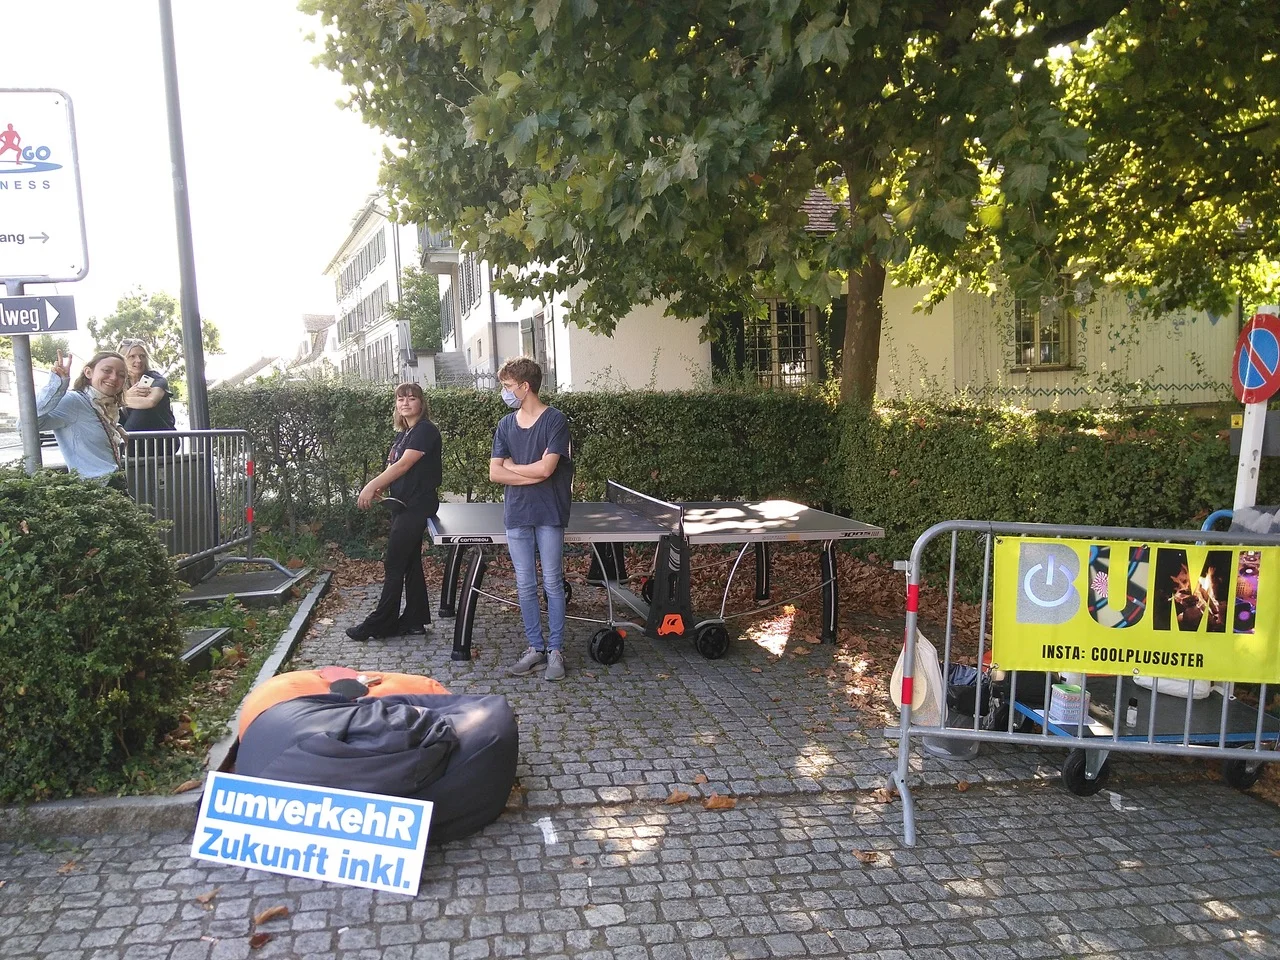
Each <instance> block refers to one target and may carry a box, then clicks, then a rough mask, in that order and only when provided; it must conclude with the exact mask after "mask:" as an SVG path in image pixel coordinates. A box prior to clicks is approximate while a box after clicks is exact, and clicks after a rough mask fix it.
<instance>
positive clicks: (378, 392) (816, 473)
mask: <svg viewBox="0 0 1280 960" xmlns="http://www.w3.org/2000/svg"><path fill="white" fill-rule="evenodd" d="M391 396H392V394H391V389H390V387H387V386H385V385H373V384H367V383H362V382H358V381H357V382H351V381H342V380H339V381H332V380H330V381H313V382H291V383H290V382H276V383H269V384H265V385H261V386H254V387H247V388H234V389H229V390H214V391H213V392H212V393H211V395H210V402H211V407H212V410H213V414H214V420H215V423H216V424H217V425H218V426H228V427H230V426H243V427H246V428H247V429H249V430H250V432H251V433H252V434H253V435H254V438H255V441H256V444H257V454H256V456H257V461H258V481H259V492H260V497H261V500H260V513H261V515H262V516H263V517H264V519H266V520H267V521H268V522H280V521H281V520H285V521H292V522H295V523H297V522H304V523H311V522H316V521H319V522H321V523H330V522H333V523H337V524H340V525H343V526H344V527H345V528H346V529H348V530H358V529H362V527H361V524H365V523H367V522H368V516H367V515H366V516H365V517H357V516H356V515H355V514H356V511H355V510H354V504H355V494H356V492H357V491H358V490H359V488H360V486H361V485H362V484H363V483H364V482H365V481H366V480H367V479H368V478H369V477H370V476H372V475H373V474H374V473H376V472H377V470H378V469H379V468H380V465H381V463H382V458H383V456H384V454H385V451H386V448H387V445H388V443H389V442H390V439H391V423H390V411H391ZM428 399H429V401H430V404H431V410H432V418H433V419H434V420H435V422H436V423H437V425H438V426H439V427H440V429H441V432H442V434H443V435H444V449H445V483H444V486H445V488H446V489H447V490H450V491H453V492H455V493H458V494H462V495H465V496H467V497H468V498H470V499H474V500H493V499H498V498H499V497H500V496H501V488H499V487H496V486H494V485H493V484H490V483H489V482H488V479H487V477H488V461H489V451H490V442H491V439H492V436H493V428H494V425H495V424H496V423H497V422H498V420H499V418H501V417H502V415H503V414H504V413H506V410H505V408H504V407H503V406H502V404H501V401H500V400H499V398H498V396H497V394H496V392H490V391H474V390H434V391H429V392H428ZM548 399H549V400H550V401H551V402H553V403H555V405H556V406H558V407H559V408H560V409H562V410H563V411H564V412H565V414H566V415H567V416H568V418H569V421H570V424H571V428H572V431H573V438H574V443H575V459H576V463H577V474H576V481H575V485H576V489H575V491H574V493H575V496H576V497H578V498H581V499H595V498H599V497H601V496H603V494H604V485H605V481H606V480H608V479H614V480H618V481H620V482H622V483H625V484H627V485H629V486H633V487H636V488H637V489H640V490H642V491H644V492H646V493H651V494H654V495H656V496H660V497H666V498H669V499H686V500H708V499H715V498H733V497H746V498H753V497H787V498H790V499H795V500H800V501H802V502H805V503H809V504H812V505H815V506H830V507H833V508H834V509H836V510H837V511H839V512H841V513H845V514H847V515H849V516H853V517H857V518H858V519H862V520H866V521H868V522H871V523H876V524H879V525H881V526H883V527H884V528H885V530H886V533H887V538H886V541H885V542H884V543H881V544H876V545H875V546H874V549H875V551H876V552H877V553H879V554H881V555H882V556H885V557H891V558H903V557H906V556H907V555H908V554H909V553H910V550H911V546H912V544H913V543H914V541H915V539H916V537H918V536H919V535H920V533H921V532H923V531H924V530H925V529H926V528H928V527H929V526H930V525H932V524H933V523H936V522H938V521H940V520H948V519H975V520H1025V521H1039V522H1046V523H1088V524H1100V525H1120V526H1152V527H1166V528H1167V527H1173V528H1183V529H1186V528H1188V527H1193V526H1195V525H1197V524H1198V523H1199V521H1200V519H1202V518H1203V517H1204V516H1205V514H1207V513H1208V512H1209V511H1210V510H1213V509H1216V508H1219V507H1223V506H1229V505H1230V503H1231V500H1232V495H1233V491H1234V486H1235V474H1236V464H1235V459H1234V458H1233V457H1232V456H1231V454H1230V452H1229V450H1228V447H1227V441H1226V439H1225V438H1224V436H1223V435H1222V431H1221V428H1222V427H1223V426H1225V424H1221V423H1218V422H1209V421H1205V420H1201V419H1196V418H1194V417H1190V416H1187V415H1184V414H1181V413H1179V412H1177V411H1174V410H1167V411H1160V410H1157V411H1154V412H1153V411H1140V412H1133V411H1072V412H1068V413H1047V412H1039V413H1030V412H1026V411H1019V410H1015V409H1010V408H991V407H983V406H979V405H977V404H974V403H967V402H962V401H955V400H952V401H948V402H945V403H943V402H928V403H912V404H901V405H881V406H876V407H874V408H870V407H867V406H865V405H852V404H850V405H845V406H843V407H841V406H838V405H836V404H834V403H832V402H831V401H830V400H829V399H827V398H825V397H823V396H817V395H809V394H795V393H783V392H770V391H763V390H731V389H713V390H705V391H696V392H695V391H688V392H668V393H649V392H643V391H623V392H618V393H598V392H589V393H564V394H560V395H559V396H555V397H549V398H548ZM1277 497H1280V482H1276V479H1275V475H1274V472H1271V473H1268V472H1267V471H1265V470H1264V472H1263V483H1262V485H1261V489H1260V491H1259V501H1260V502H1264V503H1265V502H1276V498H1277ZM373 516H375V517H377V516H378V515H377V513H376V512H375V513H374V515H373Z"/></svg>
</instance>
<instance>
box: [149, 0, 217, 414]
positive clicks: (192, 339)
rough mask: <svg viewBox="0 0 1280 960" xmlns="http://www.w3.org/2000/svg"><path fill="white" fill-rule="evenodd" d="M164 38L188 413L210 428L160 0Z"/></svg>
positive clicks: (181, 154) (168, 31)
mask: <svg viewBox="0 0 1280 960" xmlns="http://www.w3.org/2000/svg"><path fill="white" fill-rule="evenodd" d="M160 40H161V52H162V53H163V55H164V56H163V59H164V94H165V103H166V106H167V109H168V117H169V160H170V163H171V165H172V167H173V210H174V217H175V219H176V220H177V225H178V271H179V274H180V277H181V286H182V291H181V297H180V299H181V302H182V346H183V349H184V351H185V353H186V359H187V414H188V419H189V420H190V421H191V427H192V428H193V429H195V430H208V429H209V394H208V385H207V384H206V383H205V380H204V337H203V325H202V324H201V321H200V301H199V299H198V298H197V297H196V261H195V253H194V249H193V246H192V242H191V205H190V199H189V197H188V193H187V159H186V152H185V150H184V149H183V145H182V106H181V103H180V101H179V99H178V60H177V53H176V52H175V50H174V45H173V10H172V8H171V7H170V4H169V0H160Z"/></svg>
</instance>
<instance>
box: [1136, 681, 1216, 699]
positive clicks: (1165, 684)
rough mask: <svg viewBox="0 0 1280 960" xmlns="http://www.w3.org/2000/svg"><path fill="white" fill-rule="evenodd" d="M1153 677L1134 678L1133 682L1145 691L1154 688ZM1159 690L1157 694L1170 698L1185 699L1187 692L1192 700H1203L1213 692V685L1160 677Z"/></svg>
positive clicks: (1207, 682)
mask: <svg viewBox="0 0 1280 960" xmlns="http://www.w3.org/2000/svg"><path fill="white" fill-rule="evenodd" d="M1156 679H1157V678H1155V677H1134V678H1133V682H1134V683H1136V684H1137V685H1138V686H1140V687H1143V688H1145V689H1147V690H1154V689H1155V688H1156ZM1159 680H1160V688H1159V689H1158V690H1156V692H1157V693H1167V694H1168V695H1169V696H1171V697H1182V698H1183V699H1184V700H1185V699H1186V697H1187V692H1188V691H1190V692H1191V699H1192V700H1203V699H1204V698H1205V697H1207V696H1208V695H1209V694H1210V693H1211V692H1212V691H1213V685H1212V684H1211V683H1209V681H1208V680H1179V679H1177V678H1174V677H1160V678H1159Z"/></svg>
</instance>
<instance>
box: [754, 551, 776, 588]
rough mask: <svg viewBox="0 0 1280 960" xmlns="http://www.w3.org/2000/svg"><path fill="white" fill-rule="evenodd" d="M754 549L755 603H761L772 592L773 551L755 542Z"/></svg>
mask: <svg viewBox="0 0 1280 960" xmlns="http://www.w3.org/2000/svg"><path fill="white" fill-rule="evenodd" d="M755 548H756V603H763V602H764V601H765V600H768V599H769V595H770V594H771V593H772V592H773V550H772V549H770V547H769V544H767V543H765V542H764V541H762V540H757V541H756V544H755Z"/></svg>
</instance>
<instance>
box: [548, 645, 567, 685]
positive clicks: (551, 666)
mask: <svg viewBox="0 0 1280 960" xmlns="http://www.w3.org/2000/svg"><path fill="white" fill-rule="evenodd" d="M543 679H544V680H563V679H564V654H563V653H561V652H560V651H559V650H552V651H550V652H549V653H548V654H547V672H546V675H545V676H544V677H543Z"/></svg>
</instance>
